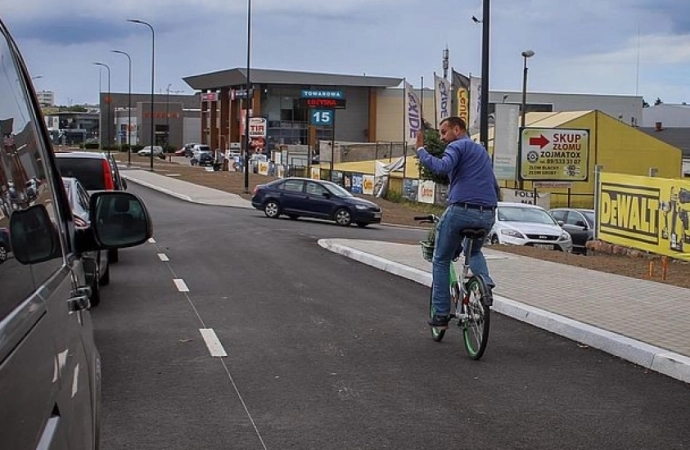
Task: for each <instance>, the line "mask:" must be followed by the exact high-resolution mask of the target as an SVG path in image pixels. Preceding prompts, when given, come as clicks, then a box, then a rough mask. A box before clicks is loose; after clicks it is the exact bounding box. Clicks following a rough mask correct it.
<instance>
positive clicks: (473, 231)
mask: <svg viewBox="0 0 690 450" xmlns="http://www.w3.org/2000/svg"><path fill="white" fill-rule="evenodd" d="M460 235H461V236H462V237H465V238H468V239H484V238H485V237H486V230H485V229H483V228H465V229H464V230H462V231H461V232H460Z"/></svg>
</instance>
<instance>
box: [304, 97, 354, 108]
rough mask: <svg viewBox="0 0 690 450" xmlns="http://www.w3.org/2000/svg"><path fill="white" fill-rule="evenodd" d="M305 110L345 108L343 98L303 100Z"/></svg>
mask: <svg viewBox="0 0 690 450" xmlns="http://www.w3.org/2000/svg"><path fill="white" fill-rule="evenodd" d="M304 102H305V104H306V105H307V108H331V109H334V108H338V109H341V108H345V105H346V102H345V99H344V98H305V99H304Z"/></svg>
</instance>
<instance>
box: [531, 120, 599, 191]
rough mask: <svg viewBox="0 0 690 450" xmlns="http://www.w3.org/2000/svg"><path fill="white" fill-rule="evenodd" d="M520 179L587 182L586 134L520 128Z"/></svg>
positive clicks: (567, 130) (587, 144)
mask: <svg viewBox="0 0 690 450" xmlns="http://www.w3.org/2000/svg"><path fill="white" fill-rule="evenodd" d="M519 160H520V178H521V179H523V180H537V181H586V180H587V176H588V167H589V130H582V129H566V128H523V129H522V130H521V133H520V158H519Z"/></svg>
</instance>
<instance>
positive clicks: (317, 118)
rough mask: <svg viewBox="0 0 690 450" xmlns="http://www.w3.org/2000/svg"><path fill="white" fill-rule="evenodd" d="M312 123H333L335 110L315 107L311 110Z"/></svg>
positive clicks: (321, 124)
mask: <svg viewBox="0 0 690 450" xmlns="http://www.w3.org/2000/svg"><path fill="white" fill-rule="evenodd" d="M310 114H311V124H312V125H316V126H331V125H333V115H334V114H335V111H333V110H332V109H313V110H312V111H311V113H310Z"/></svg>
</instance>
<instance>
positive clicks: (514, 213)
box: [498, 206, 556, 225]
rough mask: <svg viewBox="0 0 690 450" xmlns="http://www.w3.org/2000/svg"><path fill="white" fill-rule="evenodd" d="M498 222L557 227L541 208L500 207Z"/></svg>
mask: <svg viewBox="0 0 690 450" xmlns="http://www.w3.org/2000/svg"><path fill="white" fill-rule="evenodd" d="M498 220H502V221H506V222H527V223H542V224H548V225H556V222H554V220H553V217H551V216H550V215H549V213H547V212H546V211H545V210H543V209H540V208H525V207H521V206H499V208H498Z"/></svg>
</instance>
